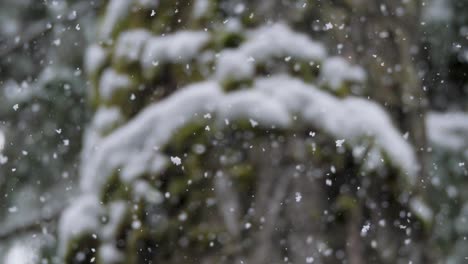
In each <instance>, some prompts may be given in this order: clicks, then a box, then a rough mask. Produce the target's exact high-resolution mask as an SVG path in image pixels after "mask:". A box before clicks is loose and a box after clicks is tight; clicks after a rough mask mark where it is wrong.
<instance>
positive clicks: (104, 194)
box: [101, 172, 131, 203]
mask: <svg viewBox="0 0 468 264" xmlns="http://www.w3.org/2000/svg"><path fill="white" fill-rule="evenodd" d="M130 198H131V194H130V191H129V188H128V186H127V185H126V184H124V183H123V182H122V181H121V180H120V176H119V174H118V173H117V172H115V173H113V174H112V175H111V176H110V177H109V178H108V179H107V182H106V183H105V184H104V186H103V189H102V191H101V200H102V201H103V202H104V203H108V202H109V201H113V200H129V199H130Z"/></svg>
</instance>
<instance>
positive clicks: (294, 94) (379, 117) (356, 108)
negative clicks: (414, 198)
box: [81, 75, 418, 192]
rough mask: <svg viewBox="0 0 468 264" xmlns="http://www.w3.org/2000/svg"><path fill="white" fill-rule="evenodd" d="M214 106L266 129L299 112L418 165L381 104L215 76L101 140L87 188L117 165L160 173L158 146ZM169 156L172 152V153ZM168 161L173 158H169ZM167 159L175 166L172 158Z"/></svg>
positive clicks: (86, 171)
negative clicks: (245, 86) (234, 84)
mask: <svg viewBox="0 0 468 264" xmlns="http://www.w3.org/2000/svg"><path fill="white" fill-rule="evenodd" d="M207 113H210V114H211V115H212V116H214V117H216V119H217V123H216V125H223V124H224V120H225V119H228V120H229V119H241V118H245V119H252V120H255V122H258V125H259V126H261V127H264V128H271V127H281V128H287V127H288V126H289V125H290V124H291V121H292V118H291V117H292V116H293V115H297V116H299V117H300V118H301V119H302V120H304V122H305V123H306V125H311V126H314V127H319V128H321V129H323V130H324V131H326V132H328V133H329V134H331V135H333V136H335V137H336V138H338V139H345V140H346V144H351V145H354V144H358V143H359V142H360V141H362V140H363V139H364V138H371V139H374V141H375V146H377V147H378V148H380V149H381V150H382V151H384V152H385V153H386V154H387V155H388V156H389V157H390V159H391V160H390V161H391V162H392V163H393V164H395V166H397V167H399V168H400V169H401V170H402V171H403V173H405V174H406V175H407V176H408V180H409V181H410V182H412V183H413V182H414V180H415V177H414V176H415V175H416V173H417V171H418V166H417V164H418V163H417V160H416V157H415V154H414V152H413V149H412V148H411V146H410V145H409V144H408V143H407V142H406V141H405V140H404V138H403V137H402V136H401V135H400V133H399V132H398V130H397V129H395V128H394V127H393V125H392V122H391V120H390V118H389V117H388V115H387V114H386V113H385V112H384V111H383V110H382V109H381V108H380V107H379V106H378V105H377V104H375V103H372V102H370V101H368V100H364V99H360V98H354V97H349V98H346V99H339V98H336V97H334V96H331V95H329V94H327V93H325V92H323V91H321V90H319V89H317V88H316V87H314V86H312V85H309V84H306V83H304V82H302V81H301V80H299V79H294V78H291V77H288V76H283V75H277V76H273V77H270V78H261V79H257V80H256V81H255V84H254V86H253V87H252V89H249V90H241V91H236V92H231V93H224V92H223V91H222V88H221V87H220V86H219V85H218V84H217V83H216V82H214V81H206V82H202V83H197V84H192V85H189V86H188V87H186V88H184V89H181V90H179V91H177V92H175V93H174V94H173V95H172V96H170V97H169V98H167V99H166V100H164V101H161V102H158V103H155V104H153V105H151V106H149V107H147V108H146V109H145V110H143V111H142V112H141V113H140V114H139V115H137V117H135V118H134V119H133V120H131V121H129V122H128V123H127V124H126V125H124V126H123V127H120V128H119V129H117V130H116V131H115V132H113V133H111V134H110V135H109V136H107V137H105V138H103V139H102V141H100V142H99V143H98V144H97V146H96V149H95V151H94V152H93V154H92V156H90V157H89V158H88V160H87V162H84V163H83V164H82V165H83V167H82V178H81V188H82V190H83V191H84V192H95V191H99V190H100V188H101V186H102V184H103V183H104V182H105V181H106V180H107V176H109V175H111V174H112V173H113V172H114V171H115V170H118V169H120V175H121V178H122V179H123V180H125V181H133V180H134V179H136V178H137V177H138V176H140V174H141V173H143V172H144V171H146V172H148V171H149V172H158V171H159V170H160V169H161V168H163V166H161V164H160V161H158V160H160V159H161V157H165V156H164V154H163V153H161V152H160V151H159V149H160V148H161V147H163V146H164V145H165V144H166V143H167V142H168V141H169V140H170V138H171V136H172V135H173V133H174V132H176V131H177V129H179V128H181V127H183V126H184V125H186V124H188V123H189V122H190V121H193V120H194V119H197V118H198V119H200V120H202V117H203V116H204V115H205V114H207ZM165 159H166V160H167V157H165ZM165 164H166V165H167V163H165ZM167 166H168V165H167Z"/></svg>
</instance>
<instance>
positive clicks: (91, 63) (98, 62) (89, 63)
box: [84, 44, 107, 74]
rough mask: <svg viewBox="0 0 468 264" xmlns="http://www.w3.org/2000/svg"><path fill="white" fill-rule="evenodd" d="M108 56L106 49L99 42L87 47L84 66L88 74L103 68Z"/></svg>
mask: <svg viewBox="0 0 468 264" xmlns="http://www.w3.org/2000/svg"><path fill="white" fill-rule="evenodd" d="M106 58H107V52H106V50H105V49H104V48H103V47H101V46H100V45H98V44H93V45H91V46H89V47H88V48H87V49H86V52H85V56H84V67H85V70H86V73H87V74H93V73H95V72H96V71H97V70H98V69H99V68H101V67H102V66H103V65H104V63H105V61H106Z"/></svg>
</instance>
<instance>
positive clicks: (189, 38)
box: [141, 31, 210, 69]
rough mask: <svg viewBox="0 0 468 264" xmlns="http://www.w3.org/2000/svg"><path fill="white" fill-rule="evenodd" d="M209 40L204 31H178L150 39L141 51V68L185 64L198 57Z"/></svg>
mask: <svg viewBox="0 0 468 264" xmlns="http://www.w3.org/2000/svg"><path fill="white" fill-rule="evenodd" d="M209 39H210V34H209V33H208V32H204V31H178V32H176V33H174V34H170V35H167V36H161V37H152V38H150V39H149V40H148V41H147V42H146V45H145V47H144V49H143V54H142V56H141V64H142V67H143V69H147V68H151V67H154V64H156V63H160V64H162V63H165V62H187V61H189V60H191V59H193V58H194V57H195V56H196V55H198V52H199V51H200V49H201V48H202V47H203V46H204V45H205V44H206V43H207V42H208V41H209Z"/></svg>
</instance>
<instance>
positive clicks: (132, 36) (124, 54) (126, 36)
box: [114, 29, 151, 62]
mask: <svg viewBox="0 0 468 264" xmlns="http://www.w3.org/2000/svg"><path fill="white" fill-rule="evenodd" d="M150 37H151V33H150V32H149V31H147V30H144V29H135V30H129V31H125V32H123V33H121V34H120V35H119V38H118V39H117V43H116V45H115V49H114V60H115V61H119V60H124V61H126V62H136V61H138V59H139V58H140V54H141V52H142V49H143V46H144V45H145V43H146V41H147V40H148V39H149V38H150Z"/></svg>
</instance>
